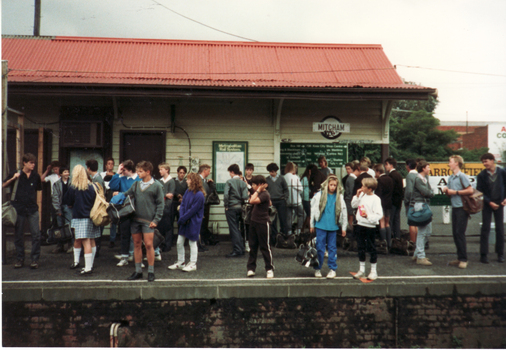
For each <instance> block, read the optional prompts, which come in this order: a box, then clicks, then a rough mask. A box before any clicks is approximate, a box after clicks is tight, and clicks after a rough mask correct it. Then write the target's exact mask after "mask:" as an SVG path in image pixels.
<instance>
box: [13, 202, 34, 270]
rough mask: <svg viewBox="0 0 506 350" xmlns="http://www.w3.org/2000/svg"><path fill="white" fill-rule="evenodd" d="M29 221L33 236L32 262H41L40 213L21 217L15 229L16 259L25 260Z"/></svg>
mask: <svg viewBox="0 0 506 350" xmlns="http://www.w3.org/2000/svg"><path fill="white" fill-rule="evenodd" d="M27 221H28V225H29V227H30V233H31V235H32V252H31V254H30V256H31V258H32V261H39V258H40V230H39V212H38V211H36V212H35V213H33V214H30V215H19V214H18V219H17V220H16V227H15V228H14V245H15V246H16V258H17V259H18V260H22V261H24V260H25V240H24V234H25V223H26V222H27Z"/></svg>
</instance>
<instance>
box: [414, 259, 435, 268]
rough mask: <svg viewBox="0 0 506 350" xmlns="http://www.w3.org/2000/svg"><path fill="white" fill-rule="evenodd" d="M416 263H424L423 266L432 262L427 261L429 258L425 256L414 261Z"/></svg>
mask: <svg viewBox="0 0 506 350" xmlns="http://www.w3.org/2000/svg"><path fill="white" fill-rule="evenodd" d="M416 264H417V265H424V266H431V265H432V263H431V262H430V261H429V259H427V258H423V259H418V260H417V261H416Z"/></svg>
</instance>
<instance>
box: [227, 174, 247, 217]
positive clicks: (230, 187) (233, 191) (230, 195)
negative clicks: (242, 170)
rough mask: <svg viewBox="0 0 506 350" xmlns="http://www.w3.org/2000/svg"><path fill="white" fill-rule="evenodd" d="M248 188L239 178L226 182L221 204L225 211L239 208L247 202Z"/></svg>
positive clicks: (235, 177)
mask: <svg viewBox="0 0 506 350" xmlns="http://www.w3.org/2000/svg"><path fill="white" fill-rule="evenodd" d="M248 197H249V196H248V186H247V185H246V183H245V182H244V181H242V180H241V179H240V178H239V176H234V177H233V178H231V179H229V180H227V182H226V183H225V189H224V190H223V204H224V206H225V209H228V208H240V207H241V206H242V205H243V203H244V202H246V201H247V200H248Z"/></svg>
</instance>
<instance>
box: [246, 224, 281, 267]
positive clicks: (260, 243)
mask: <svg viewBox="0 0 506 350" xmlns="http://www.w3.org/2000/svg"><path fill="white" fill-rule="evenodd" d="M270 226H271V225H270V224H269V223H265V224H259V223H257V222H253V221H252V222H251V223H250V225H249V229H250V230H249V248H250V251H249V259H248V265H247V269H248V271H250V270H251V271H255V270H256V268H257V254H258V249H259V248H260V252H261V253H262V256H263V257H264V262H265V271H269V270H272V269H273V268H274V265H273V264H272V251H271V246H270V242H269V238H270Z"/></svg>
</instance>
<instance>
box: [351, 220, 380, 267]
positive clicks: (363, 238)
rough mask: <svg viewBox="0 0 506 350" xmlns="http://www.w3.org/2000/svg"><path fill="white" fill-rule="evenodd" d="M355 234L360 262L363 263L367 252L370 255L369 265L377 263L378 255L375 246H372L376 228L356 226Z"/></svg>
mask: <svg viewBox="0 0 506 350" xmlns="http://www.w3.org/2000/svg"><path fill="white" fill-rule="evenodd" d="M355 233H356V237H357V247H358V259H359V260H360V261H365V253H366V251H367V252H369V253H371V264H376V262H377V261H378V254H377V253H376V246H375V245H374V236H375V234H376V227H365V226H360V225H356V226H355Z"/></svg>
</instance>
